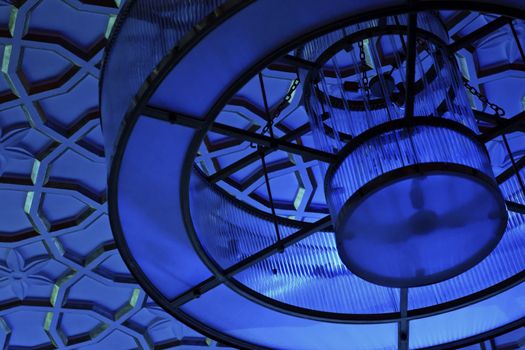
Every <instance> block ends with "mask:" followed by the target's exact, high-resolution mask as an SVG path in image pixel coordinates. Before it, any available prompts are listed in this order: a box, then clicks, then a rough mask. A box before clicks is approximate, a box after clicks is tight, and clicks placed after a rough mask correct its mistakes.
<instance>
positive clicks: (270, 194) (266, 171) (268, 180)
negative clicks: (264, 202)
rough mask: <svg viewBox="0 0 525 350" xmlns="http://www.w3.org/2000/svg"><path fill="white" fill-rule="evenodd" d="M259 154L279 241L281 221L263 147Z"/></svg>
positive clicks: (260, 148) (278, 240)
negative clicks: (274, 200) (276, 210)
mask: <svg viewBox="0 0 525 350" xmlns="http://www.w3.org/2000/svg"><path fill="white" fill-rule="evenodd" d="M259 154H260V157H261V163H262V168H263V174H264V182H265V183H266V191H267V192H268V200H269V201H270V209H271V211H272V219H273V226H274V228H275V235H276V236H277V242H280V241H281V233H280V232H279V223H278V222H277V213H276V212H275V204H274V202H273V195H272V188H271V186H270V178H269V177H268V169H267V168H266V160H265V159H264V158H265V156H264V152H263V151H262V147H259Z"/></svg>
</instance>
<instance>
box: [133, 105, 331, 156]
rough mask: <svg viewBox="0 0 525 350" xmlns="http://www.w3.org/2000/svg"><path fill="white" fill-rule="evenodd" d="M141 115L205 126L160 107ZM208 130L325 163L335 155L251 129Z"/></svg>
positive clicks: (223, 127)
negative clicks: (273, 137)
mask: <svg viewBox="0 0 525 350" xmlns="http://www.w3.org/2000/svg"><path fill="white" fill-rule="evenodd" d="M143 115H144V116H147V117H150V118H156V119H161V120H165V121H168V122H170V123H175V124H179V125H183V126H187V127H190V128H194V129H200V128H203V127H204V126H205V122H204V121H203V120H201V119H198V118H195V117H190V116H186V115H183V114H179V113H173V112H169V111H164V110H162V109H159V108H155V107H150V106H148V107H146V108H144V111H143ZM210 130H211V131H213V132H215V133H217V134H221V135H225V136H230V137H234V138H238V139H242V140H244V141H248V142H253V143H255V144H257V145H259V146H263V147H268V148H274V149H278V150H281V151H284V152H288V153H293V154H298V155H300V156H302V157H304V158H305V159H306V160H313V159H317V160H320V161H322V162H327V163H331V162H333V161H334V160H335V156H334V155H333V154H331V153H327V152H323V151H320V150H317V149H314V148H310V147H306V146H302V145H299V144H296V143H291V142H288V141H286V139H284V138H277V139H272V138H271V137H268V136H265V135H260V134H256V133H254V132H251V131H247V130H243V129H239V128H236V127H233V126H229V125H225V124H220V123H213V125H212V126H211V128H210Z"/></svg>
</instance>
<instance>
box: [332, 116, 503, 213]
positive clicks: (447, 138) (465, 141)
mask: <svg viewBox="0 0 525 350" xmlns="http://www.w3.org/2000/svg"><path fill="white" fill-rule="evenodd" d="M431 162H443V163H450V164H460V165H465V166H468V167H471V168H473V169H477V170H479V171H481V172H482V173H484V174H486V175H488V176H493V175H492V169H491V167H490V163H489V160H488V156H487V154H486V152H485V150H484V149H483V145H482V144H480V143H478V142H476V141H474V140H472V139H471V138H469V137H466V136H465V135H463V134H461V133H459V132H457V131H454V130H451V129H446V128H442V127H434V126H417V127H414V128H413V129H412V130H411V131H410V132H409V131H408V130H406V129H400V130H396V131H391V132H387V133H384V134H381V135H379V136H376V137H373V138H371V139H369V140H367V141H366V142H364V143H363V144H361V145H360V146H358V147H357V148H356V149H355V150H353V151H352V152H351V153H350V154H349V155H348V156H347V158H345V160H344V161H343V162H342V163H341V165H340V166H339V168H338V169H337V170H336V171H335V172H334V175H333V177H332V181H331V183H330V184H329V187H328V194H329V195H328V196H327V199H328V204H329V206H330V209H331V212H332V213H338V212H339V210H340V209H341V207H342V206H343V205H344V204H345V202H346V201H347V200H348V198H350V196H351V195H352V194H354V193H355V192H356V191H357V190H358V189H360V188H361V187H362V186H363V185H365V184H366V183H368V182H369V181H371V180H373V179H375V178H377V177H379V176H381V175H383V174H385V173H387V172H389V171H392V170H395V169H398V168H402V167H404V166H408V165H414V164H424V163H431Z"/></svg>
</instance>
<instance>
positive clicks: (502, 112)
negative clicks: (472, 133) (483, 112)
mask: <svg viewBox="0 0 525 350" xmlns="http://www.w3.org/2000/svg"><path fill="white" fill-rule="evenodd" d="M418 45H419V46H421V47H422V48H423V50H425V51H426V52H427V54H428V55H429V56H432V53H431V52H430V49H429V47H428V45H427V43H425V42H424V41H423V40H421V39H418ZM463 85H464V86H465V88H466V89H467V91H468V92H470V93H471V94H472V96H476V97H477V98H478V99H479V100H480V101H481V103H483V108H484V109H485V108H486V106H489V107H490V109H492V110H493V111H494V113H496V115H498V116H500V117H503V116H504V115H505V110H504V109H503V108H501V107H500V106H498V105H497V104H495V103H492V102H490V101H489V99H488V97H487V96H485V95H483V94H482V93H481V92H479V91H478V90H477V89H476V88H475V87H474V86H472V85H470V83H469V81H468V80H467V78H465V77H463Z"/></svg>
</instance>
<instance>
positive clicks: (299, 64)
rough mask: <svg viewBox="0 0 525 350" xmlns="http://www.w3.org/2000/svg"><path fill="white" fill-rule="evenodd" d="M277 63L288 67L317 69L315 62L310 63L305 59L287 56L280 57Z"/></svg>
mask: <svg viewBox="0 0 525 350" xmlns="http://www.w3.org/2000/svg"><path fill="white" fill-rule="evenodd" d="M275 63H277V64H283V65H287V66H293V67H295V68H303V69H306V70H310V69H314V68H315V62H312V61H308V60H305V59H303V58H300V57H297V56H292V55H286V56H283V57H280V58H278V59H277V61H276V62H275Z"/></svg>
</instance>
